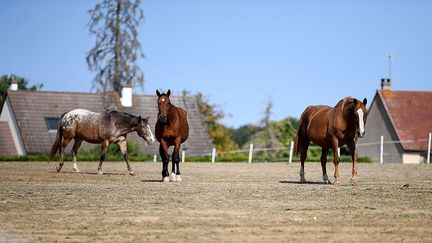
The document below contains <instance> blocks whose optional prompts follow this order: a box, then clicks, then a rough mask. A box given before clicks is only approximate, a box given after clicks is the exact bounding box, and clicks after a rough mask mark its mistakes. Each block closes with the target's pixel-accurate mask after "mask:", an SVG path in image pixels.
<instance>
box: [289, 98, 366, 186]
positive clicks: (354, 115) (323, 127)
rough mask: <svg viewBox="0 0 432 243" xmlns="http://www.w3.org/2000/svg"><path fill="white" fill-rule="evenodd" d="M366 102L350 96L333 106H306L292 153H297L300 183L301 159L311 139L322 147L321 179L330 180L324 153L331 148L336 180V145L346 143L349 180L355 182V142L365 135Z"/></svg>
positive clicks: (304, 156)
mask: <svg viewBox="0 0 432 243" xmlns="http://www.w3.org/2000/svg"><path fill="white" fill-rule="evenodd" d="M366 103H367V99H366V98H365V99H364V100H363V102H360V101H359V100H357V99H354V98H352V97H346V98H345V99H342V100H340V101H339V102H338V103H337V104H336V106H335V107H329V106H325V105H317V106H308V107H307V108H306V109H305V111H304V112H303V114H302V115H301V117H300V121H299V125H298V128H297V135H296V138H295V145H294V150H295V155H296V156H297V155H298V153H300V162H301V168H300V182H302V183H303V182H305V181H306V180H305V173H304V162H305V160H306V157H307V150H308V147H309V143H310V142H312V143H314V144H316V145H318V146H320V147H322V153H321V167H322V171H323V180H324V182H325V183H329V184H330V183H331V182H330V180H329V179H328V176H327V169H326V164H327V154H328V152H329V150H330V149H332V150H333V156H334V161H333V163H334V165H335V172H334V177H335V183H336V184H338V183H339V155H338V152H337V150H338V147H341V146H343V145H345V144H346V145H347V146H348V148H349V150H350V153H351V157H352V161H353V167H352V178H351V182H352V183H355V182H356V177H357V158H358V153H357V150H356V142H357V138H358V137H361V138H362V137H364V134H365V129H364V128H365V123H366V117H367V112H366V108H365V107H366Z"/></svg>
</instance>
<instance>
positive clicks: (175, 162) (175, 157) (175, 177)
mask: <svg viewBox="0 0 432 243" xmlns="http://www.w3.org/2000/svg"><path fill="white" fill-rule="evenodd" d="M180 146H181V137H177V138H176V140H175V144H174V151H173V154H172V172H171V177H170V180H171V181H181V177H180V155H179V152H180ZM176 168H177V171H176Z"/></svg>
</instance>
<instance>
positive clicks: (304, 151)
mask: <svg viewBox="0 0 432 243" xmlns="http://www.w3.org/2000/svg"><path fill="white" fill-rule="evenodd" d="M301 146H302V147H301V151H300V163H301V167H300V183H305V182H306V179H305V171H304V163H305V161H306V158H307V151H308V148H309V141H308V143H305V144H302V145H301Z"/></svg>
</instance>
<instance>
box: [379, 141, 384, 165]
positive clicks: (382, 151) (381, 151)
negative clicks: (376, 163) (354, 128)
mask: <svg viewBox="0 0 432 243" xmlns="http://www.w3.org/2000/svg"><path fill="white" fill-rule="evenodd" d="M383 159H384V136H383V135H381V147H380V164H382V163H383V162H384V161H383Z"/></svg>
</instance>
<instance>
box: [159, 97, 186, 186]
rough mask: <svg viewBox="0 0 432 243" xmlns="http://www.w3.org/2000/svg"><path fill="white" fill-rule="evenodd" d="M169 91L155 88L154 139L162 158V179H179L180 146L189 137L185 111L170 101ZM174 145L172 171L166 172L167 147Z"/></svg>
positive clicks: (165, 180)
mask: <svg viewBox="0 0 432 243" xmlns="http://www.w3.org/2000/svg"><path fill="white" fill-rule="evenodd" d="M170 94H171V91H170V90H168V92H167V93H166V94H165V93H162V94H161V93H160V92H159V90H156V95H157V96H158V99H157V103H158V108H159V112H158V117H157V118H158V119H157V122H156V126H155V135H156V139H157V140H158V141H159V143H160V145H159V154H160V156H161V158H162V162H163V166H162V181H163V182H167V181H181V177H180V167H179V163H180V156H179V151H180V146H181V144H182V143H184V141H186V139H187V138H188V137H189V125H188V122H187V113H186V111H185V110H183V109H182V108H179V107H176V106H174V105H173V104H171V102H170V98H169V96H170ZM170 146H174V151H173V154H172V172H171V176H170V175H169V172H168V163H169V155H168V148H169V147H170Z"/></svg>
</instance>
